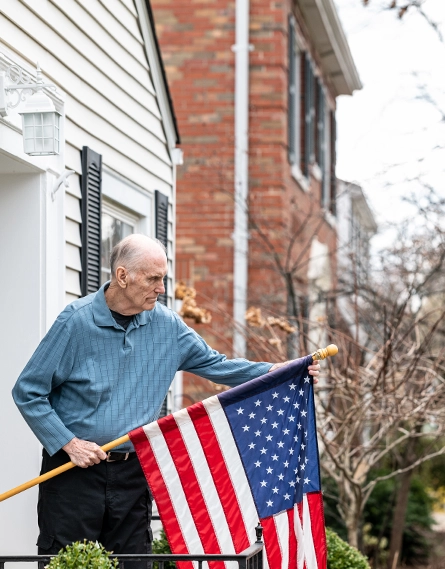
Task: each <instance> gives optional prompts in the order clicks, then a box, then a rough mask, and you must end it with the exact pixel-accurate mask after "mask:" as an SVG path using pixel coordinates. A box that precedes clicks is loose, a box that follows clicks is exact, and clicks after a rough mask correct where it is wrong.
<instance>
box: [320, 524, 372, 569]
mask: <svg viewBox="0 0 445 569" xmlns="http://www.w3.org/2000/svg"><path fill="white" fill-rule="evenodd" d="M326 541H327V544H328V569H370V566H369V563H368V560H367V559H366V557H365V556H364V555H362V554H361V553H360V551H358V550H357V549H355V547H352V546H350V545H349V544H348V543H346V541H343V540H342V539H341V538H340V537H339V536H338V535H337V534H336V533H335V532H333V531H332V530H330V529H329V528H326Z"/></svg>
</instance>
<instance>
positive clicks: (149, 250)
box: [110, 233, 166, 280]
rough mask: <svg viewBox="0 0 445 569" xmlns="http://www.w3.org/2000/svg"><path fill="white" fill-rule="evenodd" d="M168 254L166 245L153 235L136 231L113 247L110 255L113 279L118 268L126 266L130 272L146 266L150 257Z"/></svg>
mask: <svg viewBox="0 0 445 569" xmlns="http://www.w3.org/2000/svg"><path fill="white" fill-rule="evenodd" d="M160 255H163V256H164V257H165V256H166V249H165V247H164V245H163V244H162V243H161V242H160V241H159V240H158V239H154V238H153V237H147V235H142V234H138V233H135V234H133V235H129V236H128V237H125V239H122V241H119V243H117V245H115V246H114V247H113V250H112V251H111V257H110V265H111V280H114V279H115V278H116V269H117V268H118V267H125V269H127V271H128V272H129V273H134V272H136V271H138V270H140V269H142V268H144V267H145V268H146V265H147V262H148V263H149V261H150V258H158V257H159V256H160Z"/></svg>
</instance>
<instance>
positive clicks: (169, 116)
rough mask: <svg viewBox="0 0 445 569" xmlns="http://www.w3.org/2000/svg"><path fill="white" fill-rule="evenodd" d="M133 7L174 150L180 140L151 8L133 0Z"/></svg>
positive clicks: (146, 2) (145, 0)
mask: <svg viewBox="0 0 445 569" xmlns="http://www.w3.org/2000/svg"><path fill="white" fill-rule="evenodd" d="M135 6H136V11H137V13H138V24H139V26H140V29H141V35H142V38H143V40H144V47H145V53H146V56H147V60H148V64H149V67H150V71H151V74H152V77H153V83H154V87H155V90H156V94H157V98H158V102H159V107H160V110H161V115H162V119H163V121H165V123H166V127H169V128H170V130H171V131H172V132H173V133H174V136H173V137H172V136H169V133H168V132H167V133H166V135H167V140H168V142H169V146H170V148H174V147H175V145H176V144H180V142H181V140H180V137H179V129H178V122H177V119H176V114H175V109H174V106H173V99H172V96H171V93H170V88H169V85H168V81H167V74H166V72H165V67H164V62H163V60H162V53H161V48H160V46H159V41H158V36H157V34H156V26H155V20H154V15H153V10H152V8H151V4H150V0H135ZM159 77H160V78H161V81H160V80H159Z"/></svg>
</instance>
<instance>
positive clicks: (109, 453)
mask: <svg viewBox="0 0 445 569" xmlns="http://www.w3.org/2000/svg"><path fill="white" fill-rule="evenodd" d="M111 454H113V453H111V452H107V458H106V462H119V461H121V460H128V457H129V456H130V453H129V452H126V453H125V457H124V458H119V459H117V460H116V459H112V458H110V456H111ZM121 454H123V453H121Z"/></svg>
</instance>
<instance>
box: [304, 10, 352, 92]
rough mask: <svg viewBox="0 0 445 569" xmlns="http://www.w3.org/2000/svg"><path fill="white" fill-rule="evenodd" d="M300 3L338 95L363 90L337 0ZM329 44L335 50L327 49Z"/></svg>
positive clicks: (325, 68) (323, 64) (323, 63)
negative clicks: (337, 9)
mask: <svg viewBox="0 0 445 569" xmlns="http://www.w3.org/2000/svg"><path fill="white" fill-rule="evenodd" d="M298 4H299V7H300V9H301V12H302V14H303V18H304V20H305V22H306V25H307V26H308V28H309V32H310V35H311V37H312V39H313V41H314V45H315V49H316V50H317V51H318V52H319V56H320V59H321V67H322V69H323V71H324V73H325V74H326V75H327V76H328V77H329V78H330V79H331V82H332V84H333V86H334V89H335V95H336V96H338V95H352V93H353V92H354V91H355V90H356V89H361V88H362V83H361V81H360V77H359V75H358V71H357V68H356V67H355V63H354V60H353V58H352V54H351V50H350V48H349V45H348V42H347V40H346V36H345V33H344V31H343V28H342V26H341V23H340V19H339V17H338V14H337V11H336V9H335V5H334V2H333V0H313V1H311V2H299V3H298ZM326 44H328V45H329V46H330V47H331V48H332V50H326Z"/></svg>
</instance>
